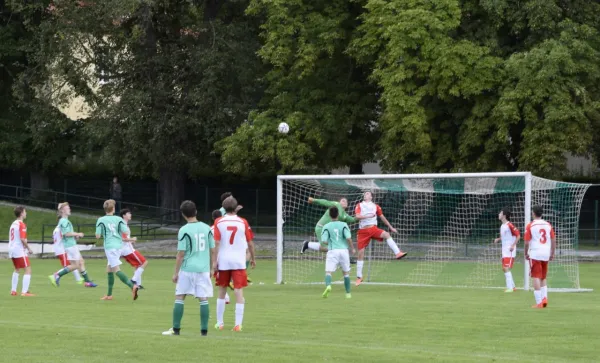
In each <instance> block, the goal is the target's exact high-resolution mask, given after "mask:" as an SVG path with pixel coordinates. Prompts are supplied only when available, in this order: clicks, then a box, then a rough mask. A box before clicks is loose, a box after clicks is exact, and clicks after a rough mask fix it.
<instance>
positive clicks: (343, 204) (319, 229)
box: [300, 198, 358, 253]
mask: <svg viewBox="0 0 600 363" xmlns="http://www.w3.org/2000/svg"><path fill="white" fill-rule="evenodd" d="M308 203H309V204H315V205H318V206H321V207H327V208H331V207H337V209H338V212H339V220H340V221H342V222H346V223H349V224H352V223H356V222H358V219H356V218H354V217H352V216H349V215H348V213H346V208H348V199H346V198H342V199H340V200H339V202H334V201H330V200H326V199H314V198H308ZM329 222H331V217H330V216H329V209H328V210H327V211H325V214H323V216H322V217H321V219H319V221H318V222H317V225H316V226H315V235H316V236H317V241H319V240H320V239H321V235H322V234H323V227H324V226H325V225H326V224H327V223H329ZM307 249H311V250H314V251H321V252H327V247H325V246H323V245H322V244H320V243H319V242H309V241H304V242H303V243H302V249H300V253H304V252H305V251H306V250H307Z"/></svg>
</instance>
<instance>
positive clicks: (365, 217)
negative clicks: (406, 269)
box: [354, 192, 407, 286]
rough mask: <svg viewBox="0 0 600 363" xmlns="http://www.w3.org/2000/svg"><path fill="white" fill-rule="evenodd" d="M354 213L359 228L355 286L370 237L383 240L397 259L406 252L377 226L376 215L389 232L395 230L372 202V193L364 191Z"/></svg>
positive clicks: (360, 274)
mask: <svg viewBox="0 0 600 363" xmlns="http://www.w3.org/2000/svg"><path fill="white" fill-rule="evenodd" d="M354 214H355V215H354V218H356V219H358V220H359V222H358V228H359V229H358V233H357V240H358V258H357V262H356V286H358V285H360V284H361V283H362V270H363V266H364V264H365V248H367V247H368V246H369V244H370V243H371V239H375V240H378V241H383V240H385V241H386V242H387V244H388V246H389V247H390V248H391V249H392V251H393V252H394V255H396V259H397V260H399V259H401V258H403V257H405V256H406V255H407V253H406V252H402V251H400V249H399V248H398V245H396V242H394V240H393V239H392V236H391V235H390V234H389V233H388V232H386V231H384V230H383V229H379V228H378V227H377V217H379V218H381V220H382V221H383V223H385V225H386V226H387V227H388V228H389V229H390V231H391V232H393V233H396V232H397V231H396V229H395V228H394V227H392V225H391V224H390V222H389V221H388V220H387V218H385V216H384V215H383V212H382V211H381V207H379V205H377V204H375V203H373V193H371V192H365V194H364V195H363V201H362V202H360V203H358V204H357V205H356V208H355V209H354Z"/></svg>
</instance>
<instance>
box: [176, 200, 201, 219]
mask: <svg viewBox="0 0 600 363" xmlns="http://www.w3.org/2000/svg"><path fill="white" fill-rule="evenodd" d="M179 210H180V211H181V214H183V215H184V217H186V218H192V217H195V216H196V214H197V213H198V211H197V210H196V203H194V202H192V201H191V200H184V201H183V203H181V206H180V207H179Z"/></svg>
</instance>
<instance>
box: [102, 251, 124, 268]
mask: <svg viewBox="0 0 600 363" xmlns="http://www.w3.org/2000/svg"><path fill="white" fill-rule="evenodd" d="M104 253H105V254H106V259H107V260H108V264H107V266H109V267H110V268H113V267H117V266H119V265H120V264H121V260H120V258H121V250H120V249H116V250H104Z"/></svg>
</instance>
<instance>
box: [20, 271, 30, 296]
mask: <svg viewBox="0 0 600 363" xmlns="http://www.w3.org/2000/svg"><path fill="white" fill-rule="evenodd" d="M30 282H31V275H23V289H22V290H21V293H23V294H24V293H26V292H29V283H30Z"/></svg>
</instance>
